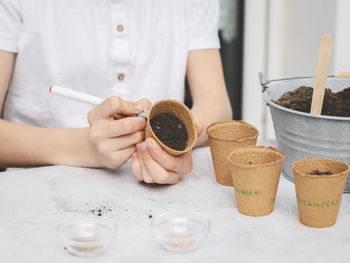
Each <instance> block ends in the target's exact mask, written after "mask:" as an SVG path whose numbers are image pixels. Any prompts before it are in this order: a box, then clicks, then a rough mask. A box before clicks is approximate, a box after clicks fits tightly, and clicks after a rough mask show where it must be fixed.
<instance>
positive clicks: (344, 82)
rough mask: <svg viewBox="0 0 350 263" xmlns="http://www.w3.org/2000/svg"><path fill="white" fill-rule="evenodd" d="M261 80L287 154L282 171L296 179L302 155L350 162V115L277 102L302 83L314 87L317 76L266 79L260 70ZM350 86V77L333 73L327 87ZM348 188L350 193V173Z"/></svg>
mask: <svg viewBox="0 0 350 263" xmlns="http://www.w3.org/2000/svg"><path fill="white" fill-rule="evenodd" d="M259 80H260V84H261V87H262V93H263V98H264V100H265V102H266V103H267V104H268V105H269V108H270V111H271V115H272V120H273V125H274V129H275V134H276V140H277V144H278V148H279V150H280V151H282V152H284V153H285V154H286V159H285V161H284V163H283V168H282V173H283V175H284V176H285V177H286V178H287V179H288V180H290V181H294V178H293V171H292V167H291V164H292V163H293V162H294V161H296V160H299V159H304V158H312V157H313V158H320V157H322V158H330V159H335V160H340V161H343V162H346V163H348V164H349V163H350V117H334V116H323V115H313V114H310V113H304V112H299V111H295V110H291V109H288V108H284V107H281V106H279V105H277V104H276V103H274V101H276V100H278V99H279V98H280V97H281V96H282V95H283V94H284V93H286V92H288V91H293V90H295V89H297V88H299V87H300V86H309V87H313V85H314V82H315V78H314V77H309V78H290V79H280V80H270V81H264V80H263V75H262V73H259ZM349 86H350V79H345V78H337V77H333V76H330V77H328V79H327V88H329V89H331V90H332V91H333V92H338V91H341V90H343V89H345V88H347V87H349ZM344 192H345V193H350V177H348V179H347V181H346V184H345V189H344Z"/></svg>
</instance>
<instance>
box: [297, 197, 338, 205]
mask: <svg viewBox="0 0 350 263" xmlns="http://www.w3.org/2000/svg"><path fill="white" fill-rule="evenodd" d="M297 200H298V203H300V204H303V205H306V206H309V207H320V208H326V207H332V206H336V205H337V204H338V203H339V202H338V200H332V201H321V202H312V201H308V200H305V199H303V198H302V197H301V196H299V195H297Z"/></svg>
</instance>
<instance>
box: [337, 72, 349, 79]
mask: <svg viewBox="0 0 350 263" xmlns="http://www.w3.org/2000/svg"><path fill="white" fill-rule="evenodd" d="M338 77H339V78H350V72H339V73H338Z"/></svg>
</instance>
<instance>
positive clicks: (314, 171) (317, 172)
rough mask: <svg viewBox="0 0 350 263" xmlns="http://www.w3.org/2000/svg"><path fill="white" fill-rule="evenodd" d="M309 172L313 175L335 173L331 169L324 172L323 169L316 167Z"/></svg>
mask: <svg viewBox="0 0 350 263" xmlns="http://www.w3.org/2000/svg"><path fill="white" fill-rule="evenodd" d="M309 174H311V175H332V174H333V173H332V172H331V171H324V172H322V171H320V170H318V169H316V170H312V171H311V172H310V173H309Z"/></svg>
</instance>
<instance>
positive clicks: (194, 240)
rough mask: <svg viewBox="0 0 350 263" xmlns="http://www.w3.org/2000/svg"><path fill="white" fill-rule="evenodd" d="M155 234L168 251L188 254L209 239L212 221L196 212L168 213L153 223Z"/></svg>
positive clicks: (155, 219)
mask: <svg viewBox="0 0 350 263" xmlns="http://www.w3.org/2000/svg"><path fill="white" fill-rule="evenodd" d="M151 227H152V231H153V234H154V236H155V238H156V239H157V241H158V242H159V243H160V244H161V245H162V246H163V247H164V248H165V249H166V250H168V251H172V252H188V251H192V250H194V249H196V248H197V247H198V246H199V245H200V244H201V243H202V241H204V239H205V238H206V237H207V235H208V233H209V229H210V220H209V219H207V218H206V217H204V216H202V215H200V214H197V213H194V212H180V211H175V212H167V213H164V214H160V215H158V216H155V217H154V218H153V219H152V221H151Z"/></svg>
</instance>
